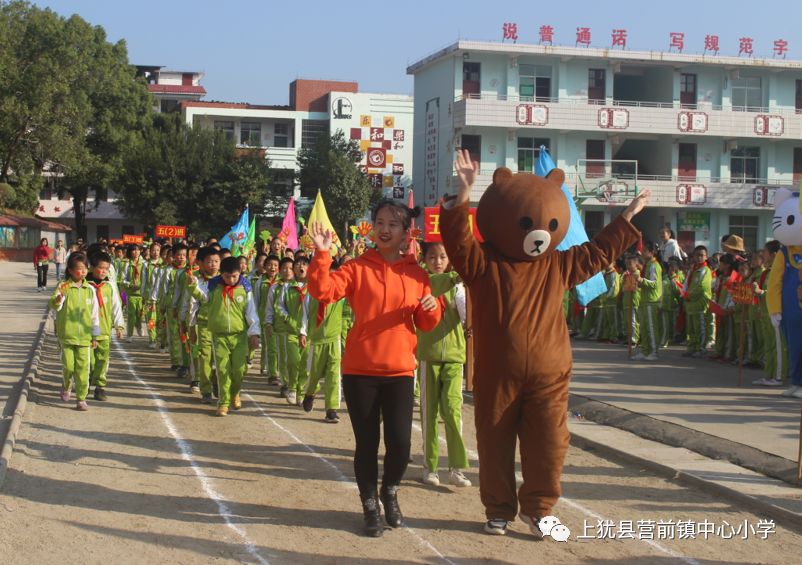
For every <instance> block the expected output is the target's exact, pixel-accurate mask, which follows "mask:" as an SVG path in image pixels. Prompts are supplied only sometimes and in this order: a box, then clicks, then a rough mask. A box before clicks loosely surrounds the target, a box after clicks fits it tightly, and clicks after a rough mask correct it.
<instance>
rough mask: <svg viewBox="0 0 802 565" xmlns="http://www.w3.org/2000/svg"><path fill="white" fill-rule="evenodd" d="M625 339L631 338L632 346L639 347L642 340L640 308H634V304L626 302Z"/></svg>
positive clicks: (624, 314)
mask: <svg viewBox="0 0 802 565" xmlns="http://www.w3.org/2000/svg"><path fill="white" fill-rule="evenodd" d="M623 316H624V339H627V337H629V339H630V341H631V343H632V345H633V346H634V345H638V340H639V339H640V331H641V327H640V323H639V322H638V308H635V307H633V306H632V302H631V301H630V302H627V301H626V300H624V311H623Z"/></svg>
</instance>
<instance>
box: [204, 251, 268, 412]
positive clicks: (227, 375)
mask: <svg viewBox="0 0 802 565" xmlns="http://www.w3.org/2000/svg"><path fill="white" fill-rule="evenodd" d="M197 288H198V289H201V287H200V286H198V287H197ZM207 288H208V290H207V294H206V295H205V296H203V297H202V298H201V300H202V301H208V303H209V310H208V314H209V319H208V321H207V322H206V327H207V328H208V330H209V332H210V333H211V334H212V344H213V348H214V358H215V360H216V363H217V386H218V388H219V394H220V398H219V400H218V401H217V415H218V416H227V415H228V409H229V406H230V407H231V408H233V409H234V410H239V409H240V408H241V407H242V401H241V399H240V390H241V389H242V379H243V377H244V376H245V372H246V370H247V366H248V354H249V352H250V351H251V350H253V349H256V348H257V347H258V346H259V332H260V330H259V316H258V315H257V313H256V305H255V304H254V302H253V292H252V291H251V285H250V283H249V282H248V279H247V277H245V276H242V274H241V271H240V262H239V257H226V258H225V259H223V260H222V261H221V262H220V276H219V277H215V278H213V279H212V280H210V281H209V284H208V287H207Z"/></svg>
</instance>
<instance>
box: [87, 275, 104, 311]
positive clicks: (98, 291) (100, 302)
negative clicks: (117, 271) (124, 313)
mask: <svg viewBox="0 0 802 565" xmlns="http://www.w3.org/2000/svg"><path fill="white" fill-rule="evenodd" d="M87 282H88V283H89V285H90V286H92V287H93V288H94V289H95V295H96V296H97V305H98V308H100V309H101V310H102V309H103V292H102V291H101V289H102V288H103V285H104V284H105V283H107V282H108V281H100V282H99V283H97V284H96V283H93V282H92V281H87Z"/></svg>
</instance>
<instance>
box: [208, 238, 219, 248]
mask: <svg viewBox="0 0 802 565" xmlns="http://www.w3.org/2000/svg"><path fill="white" fill-rule="evenodd" d="M216 243H217V238H216V237H209V238H207V239H206V247H211V246H212V245H214V244H216Z"/></svg>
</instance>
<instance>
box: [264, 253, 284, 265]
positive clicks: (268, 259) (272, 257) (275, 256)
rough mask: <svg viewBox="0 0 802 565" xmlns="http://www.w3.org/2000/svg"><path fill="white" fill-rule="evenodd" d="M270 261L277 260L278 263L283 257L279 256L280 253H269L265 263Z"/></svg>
mask: <svg viewBox="0 0 802 565" xmlns="http://www.w3.org/2000/svg"><path fill="white" fill-rule="evenodd" d="M268 261H275V262H276V263H278V264H281V259H280V258H279V256H278V255H273V254H270V255H268V256H267V259H265V263H267V262H268Z"/></svg>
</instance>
